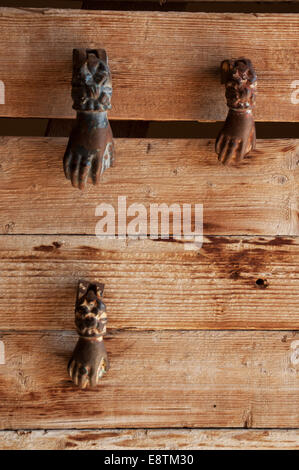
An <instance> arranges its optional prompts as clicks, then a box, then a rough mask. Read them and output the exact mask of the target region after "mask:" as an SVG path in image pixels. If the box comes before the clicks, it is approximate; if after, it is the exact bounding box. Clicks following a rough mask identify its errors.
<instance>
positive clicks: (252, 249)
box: [0, 236, 299, 330]
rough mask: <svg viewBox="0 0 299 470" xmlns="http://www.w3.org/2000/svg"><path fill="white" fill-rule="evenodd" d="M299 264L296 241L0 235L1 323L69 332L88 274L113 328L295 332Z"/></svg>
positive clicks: (297, 326)
mask: <svg viewBox="0 0 299 470" xmlns="http://www.w3.org/2000/svg"><path fill="white" fill-rule="evenodd" d="M298 266H299V239H298V238H252V237H235V238H234V237H207V238H205V240H204V244H203V246H202V248H201V249H197V250H196V251H185V250H184V246H183V244H182V243H176V242H165V241H163V242H162V241H161V242H158V241H150V240H145V241H134V240H129V241H128V242H126V241H121V240H115V241H113V240H110V241H109V240H106V241H99V240H98V239H97V238H96V237H80V236H73V237H51V236H50V237H46V236H45V237H33V236H24V237H21V236H2V237H0V273H1V277H0V298H1V302H0V328H1V329H3V330H9V329H14V330H42V329H49V330H57V329H73V328H74V304H75V296H76V287H77V282H78V279H80V278H86V279H96V280H99V281H101V282H104V283H105V285H106V288H105V302H106V305H107V312H108V315H109V327H110V328H117V329H141V330H147V329H184V330H185V329H186V330H187V329H196V330H197V329H208V328H211V329H281V330H282V329H299V316H298V302H299V297H298V296H299V268H298ZM257 281H258V283H257ZM57 305H59V308H58V307H57Z"/></svg>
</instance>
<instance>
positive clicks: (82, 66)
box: [72, 49, 112, 112]
mask: <svg viewBox="0 0 299 470" xmlns="http://www.w3.org/2000/svg"><path fill="white" fill-rule="evenodd" d="M111 96H112V80H111V74H110V70H109V67H108V58H107V54H106V52H105V51H104V50H103V49H98V50H97V49H86V50H85V49H74V50H73V78H72V98H73V102H74V103H73V108H74V109H75V110H76V111H98V112H101V111H102V112H103V111H107V110H108V109H110V108H111Z"/></svg>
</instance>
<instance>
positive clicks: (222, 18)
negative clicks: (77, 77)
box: [0, 8, 299, 121]
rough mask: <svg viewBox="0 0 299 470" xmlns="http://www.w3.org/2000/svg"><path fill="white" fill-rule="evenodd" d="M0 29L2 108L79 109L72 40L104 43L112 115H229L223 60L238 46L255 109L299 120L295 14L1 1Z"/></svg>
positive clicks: (12, 111) (33, 111) (269, 117)
mask: <svg viewBox="0 0 299 470" xmlns="http://www.w3.org/2000/svg"><path fill="white" fill-rule="evenodd" d="M0 29H1V38H0V63H1V72H0V80H2V81H3V82H4V85H5V87H6V97H5V103H6V104H5V105H1V108H0V113H1V116H9V117H52V118H55V117H56V118H57V117H60V118H63V117H71V116H73V115H74V113H73V111H72V108H71V97H70V81H71V69H72V64H71V61H72V49H73V48H74V47H89V48H90V47H104V48H106V49H107V51H108V54H109V56H110V65H111V71H112V75H113V83H114V95H113V110H112V111H111V113H110V118H114V119H143V120H198V121H215V120H223V119H224V118H225V115H226V105H225V99H224V89H223V87H222V86H221V85H220V80H219V64H220V62H221V61H222V60H223V59H226V58H230V57H232V58H237V57H238V56H240V55H242V56H247V57H249V58H250V59H251V60H252V61H253V63H254V65H255V67H256V70H257V73H258V76H259V97H258V103H257V109H256V119H257V120H259V121H298V120H299V105H295V104H292V101H291V94H292V92H294V91H295V90H294V89H292V88H291V87H292V84H293V83H294V82H295V81H296V80H298V76H299V64H298V61H297V60H296V57H298V54H299V43H298V34H299V15H298V14H256V13H254V14H243V13H235V14H234V13H184V12H167V13H166V12H131V11H128V12H122V11H116V12H111V11H87V10H52V9H24V8H23V9H10V8H1V10H0ZM57 38H59V40H57ZM236 38H238V39H237V40H236ZM37 45H38V47H37Z"/></svg>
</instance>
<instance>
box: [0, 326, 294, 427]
mask: <svg viewBox="0 0 299 470" xmlns="http://www.w3.org/2000/svg"><path fill="white" fill-rule="evenodd" d="M76 339H77V335H76V334H73V333H72V334H71V333H68V332H63V331H57V332H41V333H38V332H36V333H16V332H8V333H4V332H3V333H2V334H1V341H3V342H4V345H5V353H6V365H2V366H0V396H1V402H0V427H1V428H2V429H6V430H8V429H16V428H19V429H20V428H21V429H26V428H29V429H38V428H41V429H44V428H48V429H50V428H53V429H59V428H66V429H68V428H70V427H75V428H113V427H114V428H115V427H117V428H126V427H129V428H131V427H133V428H135V427H147V428H152V427H155V428H164V427H165V428H169V427H209V428H210V427H222V428H223V427H230V428H234V427H242V428H243V427H244V428H298V427H299V394H298V391H299V390H298V367H299V364H298V341H299V335H298V333H295V332H293V333H292V332H260V331H259V332H257V331H255V332H240V331H236V332H227V331H226V332H225V331H224V332H223V331H222V332H215V331H207V332H194V331H190V332H182V331H180V332H143V333H142V332H115V333H113V334H111V332H110V335H108V336H107V338H106V345H107V350H108V354H109V357H110V361H111V370H110V371H109V373H108V374H107V376H105V378H103V382H102V385H101V386H100V387H99V389H97V390H82V391H80V390H79V389H76V388H74V387H73V385H72V383H71V381H70V380H69V379H68V376H67V373H66V364H67V361H68V359H69V357H70V354H71V351H72V349H73V347H74V344H75V341H76Z"/></svg>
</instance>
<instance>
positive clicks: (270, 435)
mask: <svg viewBox="0 0 299 470" xmlns="http://www.w3.org/2000/svg"><path fill="white" fill-rule="evenodd" d="M0 449H2V450H13V449H14V450H128V449H129V450H133V449H141V450H144V449H165V450H166V449H167V450H178V449H184V450H197V449H199V450H227V449H231V450H283V449H285V450H286V449H288V450H295V449H299V432H298V431H296V430H266V429H263V430H252V429H246V430H245V429H244V430H243V429H236V430H229V429H215V430H205V429H166V430H164V429H138V430H135V429H124V430H120V429H107V430H94V429H89V430H85V431H79V430H63V431H58V430H55V431H50V430H43V431H24V430H22V431H1V432H0Z"/></svg>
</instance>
